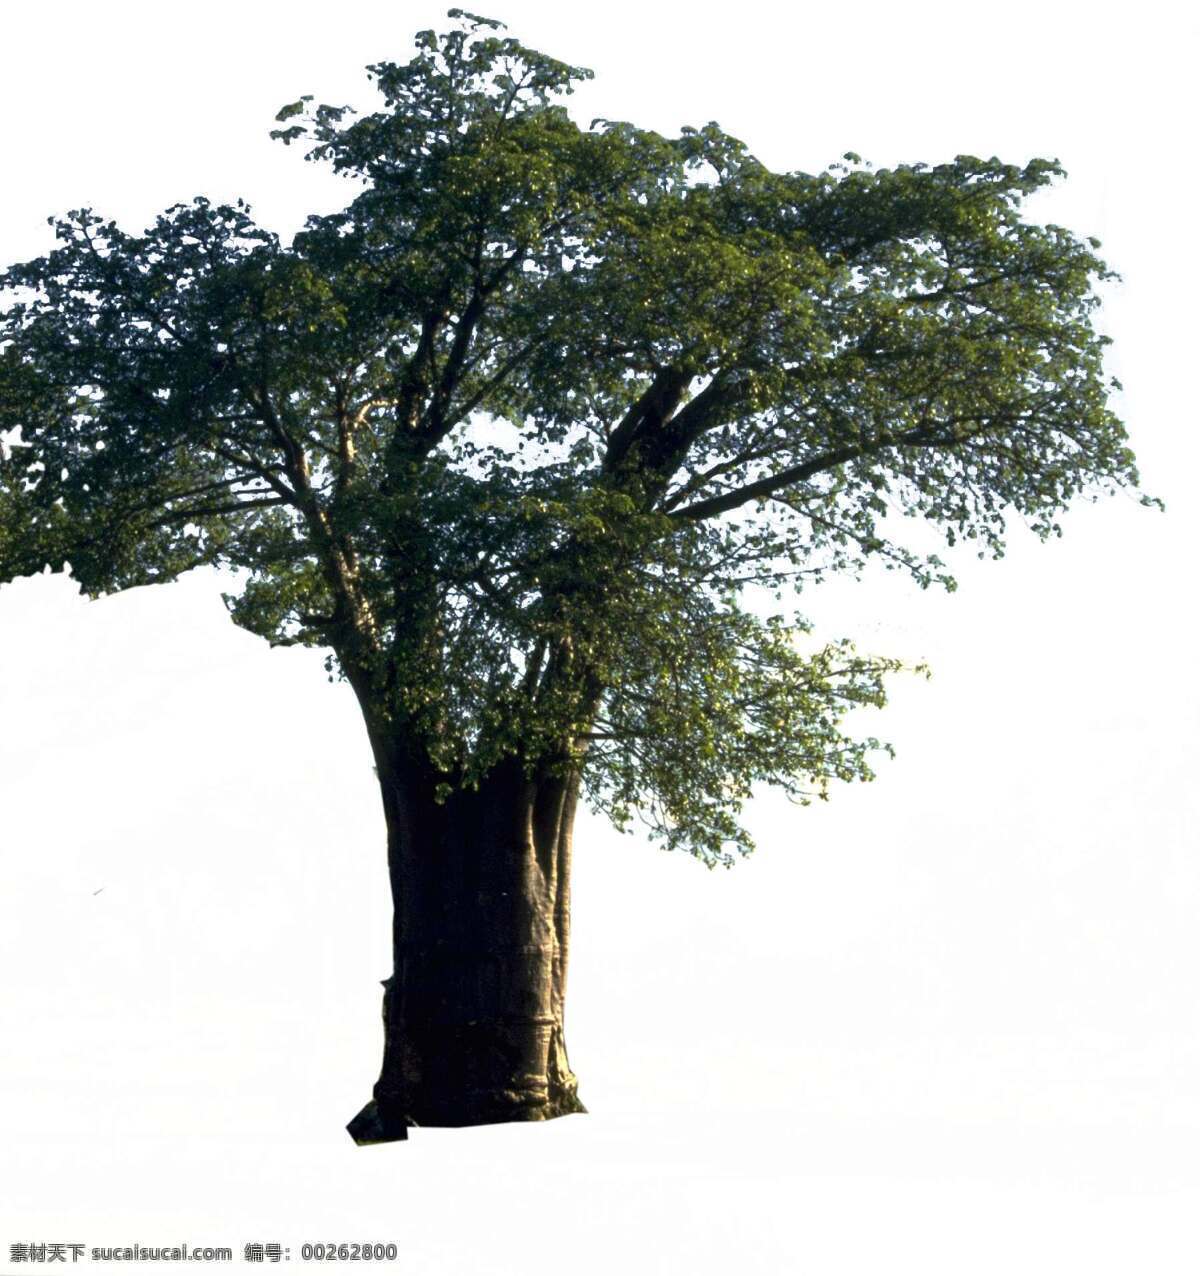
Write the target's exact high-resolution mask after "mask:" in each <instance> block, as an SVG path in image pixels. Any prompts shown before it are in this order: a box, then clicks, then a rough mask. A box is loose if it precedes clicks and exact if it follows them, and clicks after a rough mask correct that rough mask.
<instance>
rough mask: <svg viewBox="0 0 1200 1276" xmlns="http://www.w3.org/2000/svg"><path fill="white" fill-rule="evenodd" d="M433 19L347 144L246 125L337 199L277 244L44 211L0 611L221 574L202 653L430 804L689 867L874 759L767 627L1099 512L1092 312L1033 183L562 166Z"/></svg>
mask: <svg viewBox="0 0 1200 1276" xmlns="http://www.w3.org/2000/svg"><path fill="white" fill-rule="evenodd" d="M450 17H451V19H453V20H454V25H453V26H452V29H451V30H450V31H449V32H447V33H445V34H441V35H438V34H435V33H434V32H431V31H426V32H422V33H420V34H419V35H418V37H417V41H416V43H417V51H416V56H415V57H414V58H413V59H412V60H411V61H409V62H407V63H403V64H400V63H391V62H383V63H379V64H377V65H375V66H372V67H371V68H369V73H370V76H371V79H372V80H373V82H374V85H375V87H376V89H377V90H378V92H379V94H380V97H381V102H380V104H379V106H378V109H377V110H375V111H374V112H372V113H369V114H356V113H355V112H353V111H352V110H350V109H349V108H347V107H344V106H330V105H319V104H314V101H313V100H312V99H311V98H307V97H306V98H302V99H300V100H299V101H297V102H295V103H292V104H291V105H289V106H286V107H284V109H283V110H282V111H280V113H279V116H278V124H279V127H278V128H277V129H276V130H275V133H274V136H275V137H277V138H279V139H280V140H281V141H282V142H283V143H284V144H288V145H302V146H304V147H305V148H307V150H306V153H307V157H308V159H310V160H312V161H314V162H318V163H323V164H328V165H332V167H333V168H334V169H335V170H336V171H337V172H339V173H342V174H344V175H345V176H346V177H347V179H349V181H350V182H351V192H352V198H351V199H350V201H349V203H348V204H347V206H346V208H345V209H344V210H343V211H341V212H339V213H336V214H333V215H328V216H314V217H311V218H310V219H309V221H308V223H307V225H306V227H305V229H304V230H303V231H302V232H301V233H299V234H298V235H296V236H295V238H294V239H293V240H292V242H291V243H283V242H281V240H280V238H279V237H278V236H277V235H275V234H273V233H272V232H271V231H269V230H267V229H265V228H263V227H261V226H259V225H257V224H256V223H255V222H254V220H253V219H252V217H251V212H250V209H249V208H248V206H246V205H245V204H242V203H238V204H236V205H232V206H230V205H217V204H212V203H210V202H209V201H207V200H205V199H203V198H198V199H196V200H194V201H193V202H192V203H190V204H183V205H177V206H175V207H172V208H170V209H168V210H167V211H166V212H164V213H163V214H162V215H161V216H159V217H158V218H157V220H156V221H155V222H154V224H153V225H152V226H150V227H149V228H148V229H146V230H145V231H143V232H141V233H139V234H134V233H130V232H128V231H125V230H122V229H121V228H120V227H119V226H117V225H116V224H115V223H113V222H111V221H108V220H105V219H104V218H103V217H101V216H99V215H98V214H96V213H94V212H93V211H91V210H89V209H80V210H76V211H73V212H70V213H68V214H66V215H65V216H62V217H60V218H57V219H55V220H54V226H55V230H56V234H57V247H56V248H54V249H53V251H51V252H49V253H48V254H46V255H45V256H42V257H39V258H38V259H36V260H34V261H29V262H26V263H24V264H20V265H16V266H13V267H11V268H10V269H8V270H7V271H6V272H4V273H3V274H2V275H0V289H3V290H5V291H6V292H8V294H9V297H10V302H9V304H8V306H7V308H6V309H5V311H4V313H3V315H2V317H0V432H2V433H3V437H6V438H7V439H8V443H7V445H6V447H5V448H4V455H3V460H2V462H0V580H8V579H12V578H13V577H15V576H18V575H23V574H29V573H34V572H38V571H41V570H43V569H44V568H45V567H47V566H49V567H51V568H52V569H54V570H56V571H57V570H62V569H63V568H64V567H65V566H66V565H67V564H69V566H70V570H71V572H72V574H73V576H74V578H75V579H76V580H77V581H78V582H79V584H80V585H81V587H82V589H83V590H84V591H86V592H87V593H88V594H90V595H99V594H103V593H106V592H111V591H116V590H123V589H128V588H131V587H133V586H138V585H144V584H149V583H154V582H160V581H167V580H171V579H173V578H175V577H177V576H178V575H179V574H180V573H181V572H184V571H186V570H188V569H190V568H192V567H196V566H199V565H204V564H207V565H217V566H222V567H228V568H233V569H237V570H238V572H239V573H240V580H241V585H240V592H238V593H237V594H236V595H229V596H227V603H228V606H229V609H230V612H231V614H232V616H233V619H234V620H235V621H236V622H237V623H238V624H239V625H242V626H244V627H245V628H246V629H248V630H250V631H251V632H253V633H255V634H259V635H261V636H262V637H264V638H266V639H268V640H269V641H270V642H272V643H278V644H284V643H302V644H307V645H311V646H317V647H322V648H325V649H327V650H328V651H329V653H330V656H329V662H328V663H329V668H330V670H331V673H332V672H337V673H340V674H342V675H344V676H345V677H346V678H347V679H348V680H349V681H350V682H351V684H352V685H353V686H354V689H355V691H356V692H357V693H358V695H359V698H360V700H361V701H362V702H363V704H364V709H365V711H366V714H367V721H368V726H369V728H370V729H371V730H372V732H373V733H374V734H376V735H380V734H391V735H394V736H395V737H397V738H403V740H404V741H405V747H406V748H408V749H410V750H415V751H418V752H420V754H421V755H422V756H423V757H424V758H426V759H427V760H428V762H429V764H430V766H431V767H432V768H433V772H434V773H435V774H436V775H437V777H438V783H439V785H441V786H444V787H445V789H446V791H449V790H450V789H452V788H454V787H456V786H463V785H466V786H469V785H472V784H474V783H476V782H478V780H479V778H480V777H481V776H483V775H484V774H486V773H487V772H488V770H489V769H490V768H492V767H494V766H495V765H497V764H498V763H499V762H501V761H502V760H504V759H506V758H509V757H512V756H517V757H520V758H522V759H524V760H525V761H526V763H527V764H528V765H530V766H533V765H535V764H541V763H543V762H545V761H546V760H547V759H556V760H557V762H558V763H559V764H561V765H572V766H575V765H577V766H582V767H583V771H584V779H585V783H586V787H587V791H588V793H589V794H590V796H591V798H592V800H593V802H594V803H596V804H597V805H598V806H600V807H601V808H603V809H605V810H607V811H608V812H609V813H610V814H611V815H612V816H613V817H614V818H615V819H616V821H617V822H618V824H624V823H626V822H628V821H629V820H630V819H631V818H632V817H633V816H634V815H635V814H641V815H643V816H644V817H645V818H646V819H647V820H648V822H649V823H650V825H651V827H652V828H653V829H654V830H656V831H657V832H658V833H659V834H660V835H661V836H662V837H664V838H665V839H666V841H667V843H668V844H669V845H671V846H678V847H681V848H685V849H687V850H690V851H691V852H693V853H694V854H697V855H698V856H700V857H701V858H702V859H705V860H707V861H708V862H710V863H715V862H721V861H728V859H729V858H730V857H731V855H732V854H733V853H736V852H737V851H738V850H742V849H745V848H746V847H747V846H748V845H749V843H748V839H747V837H746V835H745V833H744V832H743V831H742V829H741V828H740V826H739V824H738V820H737V815H738V811H739V808H740V806H741V804H742V802H743V801H744V800H745V798H746V797H747V796H748V794H749V792H750V790H751V787H752V786H753V785H754V784H756V783H759V782H767V783H771V784H775V785H780V786H782V787H783V788H784V789H786V790H787V791H788V792H790V793H792V794H793V795H795V796H797V797H798V798H800V799H801V800H805V799H806V798H807V797H808V796H810V795H813V794H822V793H823V792H824V791H825V789H826V787H827V785H828V783H829V781H830V780H832V779H837V778H841V779H853V778H861V777H867V776H869V774H870V769H869V760H870V756H871V752H872V750H873V749H874V748H875V747H877V743H876V742H875V741H874V740H870V739H867V740H858V739H853V738H851V737H849V736H848V735H847V734H845V733H844V731H843V729H842V723H843V719H844V716H845V714H846V712H847V711H848V710H849V709H851V708H853V707H854V706H856V705H860V704H879V703H881V702H882V697H883V678H884V676H885V675H886V674H887V672H888V671H889V670H891V669H893V668H895V667H896V662H893V661H889V660H885V659H878V658H869V657H865V656H862V655H859V654H857V653H856V652H854V650H853V649H852V648H850V647H849V646H848V645H847V644H841V643H834V644H831V645H826V646H820V645H818V644H816V643H813V642H812V641H810V640H809V638H808V637H807V636H806V626H805V624H804V622H803V620H802V619H801V618H800V617H798V616H797V615H796V614H795V613H794V611H793V609H792V606H791V603H790V602H788V601H786V600H789V599H790V598H791V597H792V596H793V594H794V592H795V590H797V589H799V588H801V587H802V586H804V585H807V584H808V583H810V582H813V581H817V580H819V579H820V578H821V577H822V576H823V575H825V574H826V573H829V572H835V571H857V570H859V569H860V568H862V566H863V565H864V564H866V563H868V562H870V561H879V562H881V563H884V564H886V565H888V566H892V567H895V568H898V569H900V570H903V571H906V572H908V573H911V575H912V576H913V577H914V578H915V579H916V580H917V581H919V582H920V583H921V584H922V585H926V584H929V583H933V582H940V583H942V584H945V585H952V580H951V578H950V577H949V575H948V574H947V573H946V571H945V568H944V566H943V564H942V563H941V562H940V560H939V559H938V558H937V556H936V555H931V554H928V553H927V552H923V551H920V550H918V549H917V548H914V547H913V545H912V544H911V543H908V542H907V541H906V538H905V535H904V529H905V528H906V527H908V526H911V525H912V524H911V523H906V521H905V519H906V516H907V518H908V519H915V520H918V521H920V522H928V523H930V524H932V525H934V526H936V527H937V528H938V529H940V531H941V532H942V533H943V535H944V537H945V540H946V541H947V542H949V543H950V544H954V543H955V542H957V541H962V540H967V541H975V542H978V544H979V547H980V552H981V553H983V554H997V555H998V554H999V553H1001V552H1002V550H1003V545H1004V537H1005V531H1006V518H1007V517H1010V516H1012V515H1016V516H1018V517H1019V518H1020V519H1022V520H1023V521H1024V522H1025V523H1027V524H1028V525H1029V526H1030V527H1032V528H1033V530H1034V531H1035V532H1037V533H1038V534H1039V535H1041V536H1047V535H1051V534H1054V533H1056V532H1057V531H1058V521H1057V520H1058V518H1059V515H1060V513H1061V512H1062V510H1063V509H1064V508H1065V507H1066V506H1067V505H1068V503H1069V502H1070V501H1071V500H1072V499H1073V498H1075V497H1076V496H1078V495H1080V494H1085V495H1091V496H1094V495H1096V494H1098V493H1100V492H1103V491H1106V490H1112V489H1115V488H1117V487H1121V486H1132V485H1136V481H1137V476H1136V472H1135V469H1134V462H1133V457H1132V454H1131V452H1130V451H1129V449H1128V446H1127V441H1126V435H1125V432H1124V430H1123V427H1122V425H1121V423H1120V422H1119V420H1118V419H1117V417H1116V416H1115V415H1114V413H1113V412H1112V411H1111V410H1110V408H1109V406H1108V397H1109V394H1110V392H1111V390H1112V388H1113V386H1114V382H1112V381H1111V379H1109V378H1108V377H1107V376H1106V374H1105V371H1104V368H1103V363H1102V355H1103V347H1104V345H1105V339H1104V338H1103V337H1102V336H1101V335H1099V334H1098V333H1097V331H1096V329H1095V326H1094V311H1095V308H1096V306H1097V304H1098V302H1097V297H1096V294H1095V285H1096V283H1097V281H1099V280H1102V279H1104V278H1107V277H1108V272H1107V271H1106V268H1105V266H1104V264H1103V263H1102V261H1101V260H1100V259H1099V258H1098V257H1097V256H1096V255H1095V250H1096V249H1097V248H1098V247H1099V245H1098V244H1097V243H1096V242H1095V241H1094V240H1086V241H1083V240H1080V239H1079V238H1077V237H1076V236H1075V235H1073V234H1072V233H1070V232H1069V231H1067V230H1065V229H1063V228H1062V227H1059V226H1053V225H1036V224H1031V223H1029V222H1027V221H1026V220H1024V218H1023V214H1022V205H1023V201H1024V200H1025V199H1026V198H1027V197H1028V196H1029V195H1031V194H1032V193H1033V192H1035V191H1037V190H1039V189H1040V188H1042V187H1044V186H1046V185H1047V184H1048V183H1050V182H1052V181H1053V180H1055V179H1056V178H1058V177H1060V176H1061V170H1060V168H1059V166H1058V165H1057V164H1056V163H1055V162H1053V161H1049V160H1041V159H1035V160H1032V161H1030V162H1029V163H1026V164H1024V165H1012V164H1006V163H1001V162H1000V161H999V160H997V159H979V158H974V157H971V156H959V157H958V158H956V159H954V160H953V161H952V162H949V163H944V164H938V165H934V166H927V165H924V164H904V165H899V166H897V167H895V168H892V169H873V168H871V167H870V166H868V165H866V164H864V163H863V162H861V161H860V160H858V158H857V157H855V156H852V155H848V156H846V157H845V162H844V163H841V164H838V165H834V166H832V167H830V168H829V169H826V170H824V171H822V172H818V173H815V174H810V173H803V172H783V173H780V172H773V171H771V170H770V169H769V168H767V167H766V166H765V165H764V164H762V163H760V162H759V161H758V160H757V159H756V158H755V156H754V155H753V153H752V152H751V151H750V150H749V149H748V148H747V147H746V146H745V145H744V144H743V143H742V142H740V141H739V140H737V139H736V138H733V137H731V136H729V135H728V134H726V133H725V132H723V131H722V130H721V129H720V128H718V127H717V126H716V125H715V124H707V125H705V126H704V127H699V128H685V129H683V130H682V131H681V132H680V133H679V135H678V136H675V137H667V136H662V135H660V134H658V133H656V132H653V131H650V130H646V129H641V128H637V127H635V126H633V125H631V124H629V123H624V122H619V121H613V120H604V119H601V120H595V121H592V122H591V124H590V125H588V126H587V127H583V126H582V125H581V124H579V123H577V122H576V121H575V120H573V119H572V117H571V115H570V114H569V113H568V111H567V109H566V107H565V105H564V98H565V96H566V95H568V94H570V92H571V89H572V86H573V85H574V84H575V83H577V82H578V81H580V80H582V79H584V78H586V77H587V76H588V75H589V74H590V73H589V72H587V71H586V70H584V69H582V68H579V67H574V66H569V65H566V64H564V63H562V62H559V61H556V60H555V59H553V58H550V57H547V56H545V55H543V54H540V53H538V52H536V51H534V50H532V49H530V48H527V47H526V46H524V45H522V44H521V43H519V42H518V41H516V40H515V39H512V38H510V37H509V36H507V35H506V34H505V33H504V30H503V28H502V25H501V24H499V23H497V22H494V21H491V20H489V19H485V18H480V17H476V16H474V15H471V14H467V13H463V12H461V11H459V10H452V11H451V13H450ZM916 542H917V543H921V542H922V538H921V537H920V536H917V537H916ZM764 589H765V590H768V591H770V592H769V593H766V594H763V593H761V592H760V591H762V590H764ZM775 595H777V596H778V597H779V602H778V604H777V605H775V604H774V603H773V602H772V605H771V606H764V605H763V602H764V599H766V600H768V601H769V600H771V599H772V597H773V596H775Z"/></svg>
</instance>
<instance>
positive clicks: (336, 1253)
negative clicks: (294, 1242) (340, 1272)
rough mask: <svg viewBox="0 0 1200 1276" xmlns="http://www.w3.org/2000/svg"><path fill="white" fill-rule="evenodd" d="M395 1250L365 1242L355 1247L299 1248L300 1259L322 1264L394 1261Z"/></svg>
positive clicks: (312, 1245) (328, 1245)
mask: <svg viewBox="0 0 1200 1276" xmlns="http://www.w3.org/2000/svg"><path fill="white" fill-rule="evenodd" d="M396 1254H397V1250H396V1246H395V1245H390V1244H389V1245H382V1244H379V1243H377V1242H366V1241H364V1242H363V1243H361V1244H355V1245H338V1244H333V1243H330V1244H321V1243H318V1244H315V1245H314V1244H309V1243H308V1242H306V1243H305V1244H303V1245H301V1246H300V1257H301V1258H302V1259H305V1260H308V1259H316V1260H318V1261H324V1262H327V1263H328V1262H333V1261H335V1260H336V1261H338V1262H351V1263H353V1262H368V1261H372V1260H374V1261H394V1260H395V1258H396Z"/></svg>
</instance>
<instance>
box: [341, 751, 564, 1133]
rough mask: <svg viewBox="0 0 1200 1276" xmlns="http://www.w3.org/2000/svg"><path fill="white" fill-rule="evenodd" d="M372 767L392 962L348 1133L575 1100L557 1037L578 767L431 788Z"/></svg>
mask: <svg viewBox="0 0 1200 1276" xmlns="http://www.w3.org/2000/svg"><path fill="white" fill-rule="evenodd" d="M380 753H381V751H380V750H379V749H377V750H376V755H377V758H378V757H379V755H380ZM379 771H380V782H381V785H382V787H383V799H384V810H385V813H386V816H387V830H388V866H389V873H390V877H391V886H392V899H393V904H394V909H395V913H394V925H393V949H394V967H393V971H392V975H391V977H390V978H389V979H387V980H386V981H385V982H384V989H385V992H384V999H383V1020H384V1054H383V1068H382V1070H381V1072H380V1076H379V1081H378V1082H377V1084H376V1086H375V1091H374V1098H373V1099H372V1101H371V1102H370V1103H369V1104H368V1105H367V1106H366V1107H365V1108H364V1109H363V1110H362V1112H360V1113H359V1114H358V1116H356V1117H355V1118H354V1120H353V1121H352V1122H351V1123H350V1126H349V1127H348V1128H349V1130H350V1133H351V1134H352V1135H353V1136H354V1138H355V1141H356V1142H359V1143H369V1142H379V1141H384V1140H389V1139H397V1138H404V1137H405V1130H406V1128H407V1127H408V1126H410V1125H433V1126H463V1125H483V1124H488V1123H491V1122H498V1121H540V1120H545V1119H547V1118H549V1117H556V1116H562V1115H565V1114H566V1113H569V1112H582V1111H583V1110H584V1109H583V1107H582V1105H581V1104H580V1102H579V1099H578V1097H577V1095H576V1082H575V1077H574V1075H573V1074H572V1072H571V1070H570V1067H569V1066H568V1063H567V1052H566V1046H565V1044H564V1041H563V998H564V994H565V990H566V971H567V954H568V939H569V936H568V929H569V917H570V897H569V890H570V869H571V828H572V824H573V821H574V815H575V805H576V792H577V786H576V783H575V781H574V780H573V779H572V778H571V777H569V776H565V775H562V774H555V773H553V771H552V770H550V769H545V770H544V771H543V772H542V773H541V774H539V775H536V776H534V777H533V778H530V777H529V776H527V775H526V773H525V771H524V769H523V767H522V766H521V765H520V763H519V762H518V761H516V760H515V759H513V760H510V761H508V762H506V763H503V764H501V765H500V766H498V767H497V768H495V769H494V770H493V771H492V772H491V773H490V774H489V775H488V776H487V777H485V779H484V780H483V781H482V782H481V784H480V785H479V787H478V789H475V790H467V791H462V792H455V793H453V794H451V795H450V796H449V797H448V798H447V799H446V800H445V801H444V802H441V803H439V802H437V801H436V797H435V783H436V777H435V776H433V775H432V774H430V773H429V772H424V773H422V772H421V771H420V770H418V769H416V768H412V767H405V766H403V765H400V764H397V763H396V762H394V761H391V760H389V759H387V758H385V759H384V763H383V765H381V766H380V767H379Z"/></svg>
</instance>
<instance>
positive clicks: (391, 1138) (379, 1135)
mask: <svg viewBox="0 0 1200 1276" xmlns="http://www.w3.org/2000/svg"><path fill="white" fill-rule="evenodd" d="M585 1112H587V1108H585V1107H584V1106H583V1104H582V1103H580V1101H579V1096H578V1095H577V1094H575V1093H574V1092H571V1093H570V1094H564V1095H562V1096H561V1097H560V1098H558V1099H557V1100H556V1101H555V1102H554V1103H547V1104H543V1105H542V1106H540V1107H536V1108H535V1107H514V1108H512V1109H510V1110H509V1111H507V1112H503V1113H499V1112H491V1113H488V1114H486V1115H484V1114H480V1115H478V1116H465V1117H463V1118H462V1119H458V1120H453V1119H452V1120H447V1119H445V1118H443V1119H441V1120H437V1121H427V1122H422V1124H424V1125H427V1126H429V1127H431V1128H442V1129H462V1128H464V1127H466V1126H473V1125H504V1124H507V1123H509V1122H512V1121H551V1120H553V1119H554V1118H555V1117H562V1116H571V1115H572V1114H574V1113H585ZM415 1125H417V1122H416V1121H412V1120H408V1119H406V1118H403V1117H395V1116H391V1115H389V1114H385V1112H384V1111H382V1110H381V1109H380V1107H379V1104H378V1103H377V1102H376V1101H375V1100H374V1099H372V1100H371V1101H370V1102H369V1103H367V1104H366V1105H365V1106H364V1107H363V1108H362V1110H361V1111H360V1112H358V1113H357V1114H356V1115H355V1116H354V1118H353V1120H351V1121H350V1123H349V1124H348V1125H347V1126H346V1131H347V1133H348V1134H349V1135H350V1137H351V1138H352V1139H353V1140H354V1142H355V1143H357V1144H358V1146H359V1147H369V1146H370V1145H371V1144H373V1143H400V1142H403V1141H404V1140H406V1139H407V1138H408V1131H409V1127H410V1126H415Z"/></svg>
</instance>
